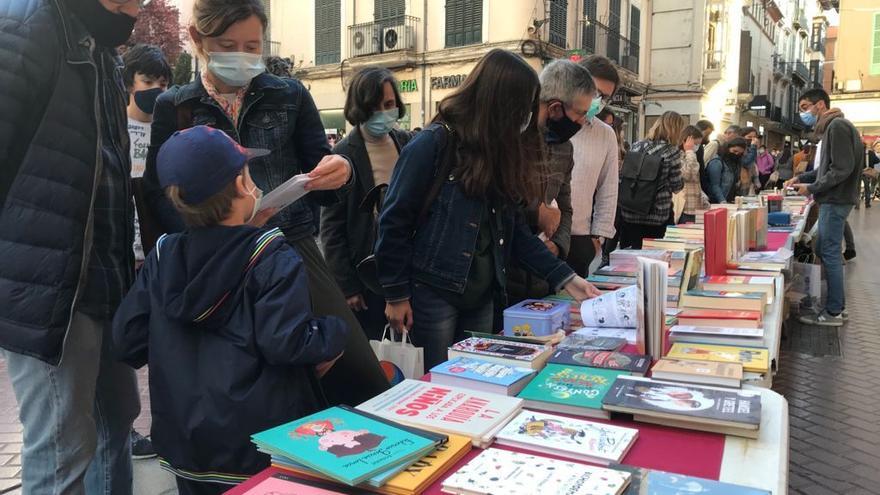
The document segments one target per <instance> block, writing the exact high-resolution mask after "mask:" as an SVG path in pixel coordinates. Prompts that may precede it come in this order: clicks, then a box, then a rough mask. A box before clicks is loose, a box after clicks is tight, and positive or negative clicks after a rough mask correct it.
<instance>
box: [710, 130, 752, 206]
mask: <svg viewBox="0 0 880 495" xmlns="http://www.w3.org/2000/svg"><path fill="white" fill-rule="evenodd" d="M748 147H749V143H748V141H746V140H745V139H744V138H741V137H735V138H733V139H731V140H730V141H728V142H726V143H724V144H722V145H721V147H719V148H718V154H717V155H715V157H714V158H712V159H711V160H709V163H707V164H706V173H707V174H708V175H709V201H711V202H712V203H715V204H718V203H731V202H733V200H734V198H735V197H736V193H737V191H738V187H737V183H738V181H739V171H740V169H741V165H740V161H741V160H742V156H743V155H744V154H745V152H746V150H747V149H748Z"/></svg>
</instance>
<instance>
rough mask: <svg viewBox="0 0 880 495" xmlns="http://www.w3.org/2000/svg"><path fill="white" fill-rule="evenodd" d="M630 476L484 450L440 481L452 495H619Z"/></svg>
mask: <svg viewBox="0 0 880 495" xmlns="http://www.w3.org/2000/svg"><path fill="white" fill-rule="evenodd" d="M629 478H630V474H629V473H627V472H623V471H613V470H611V469H607V468H600V467H594V466H588V465H586V464H575V463H572V462H565V461H557V460H555V459H548V458H546V457H539V456H533V455H528V454H521V453H518V452H511V451H508V450H501V449H486V450H484V451H483V452H481V453H480V455H478V456H477V457H475V458H473V459H472V460H471V461H470V462H468V463H467V464H465V465H464V466H463V467H462V468H461V469H459V470H458V471H456V472H455V473H454V474H453V475H452V476H450V477H448V478H446V480H444V481H443V492H445V493H451V494H453V495H498V494H503V495H535V494H536V493H546V494H554V495H556V494H559V495H620V494H621V493H623V491H624V490H625V489H626V485H627V483H628V482H629Z"/></svg>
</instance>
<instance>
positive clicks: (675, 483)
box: [643, 471, 770, 495]
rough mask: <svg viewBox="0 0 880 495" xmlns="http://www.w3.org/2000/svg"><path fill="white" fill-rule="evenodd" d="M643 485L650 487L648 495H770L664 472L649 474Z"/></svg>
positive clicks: (747, 488) (759, 491)
mask: <svg viewBox="0 0 880 495" xmlns="http://www.w3.org/2000/svg"><path fill="white" fill-rule="evenodd" d="M643 484H644V485H647V487H648V495H690V494H694V493H699V494H701V495H770V492H768V491H767V490H760V489H757V488H749V487H747V486H741V485H734V484H732V483H722V482H720V481H713V480H707V479H703V478H694V477H692V476H685V475H683V474H672V473H664V472H662V471H651V472H649V473H648V476H647V482H645V481H643Z"/></svg>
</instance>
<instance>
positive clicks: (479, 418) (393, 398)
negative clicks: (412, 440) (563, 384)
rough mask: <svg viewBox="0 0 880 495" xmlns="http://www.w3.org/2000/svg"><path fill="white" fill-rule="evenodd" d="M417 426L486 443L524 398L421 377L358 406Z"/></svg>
mask: <svg viewBox="0 0 880 495" xmlns="http://www.w3.org/2000/svg"><path fill="white" fill-rule="evenodd" d="M357 408H358V409H359V410H361V411H365V412H368V413H371V414H375V415H377V416H380V417H383V418H385V419H389V420H392V421H397V422H400V423H404V424H407V425H410V426H415V427H417V428H419V427H420V428H426V429H429V430H433V431H440V432H443V433H447V434H452V435H463V436H466V437H469V438H471V440H472V441H473V443H474V445H475V446H478V447H480V446H487V445H488V444H489V443H491V442H492V440H493V439H494V438H495V433H496V430H498V429H500V427H501V426H502V424H503V423H505V422H506V421H508V420H509V419H510V418H511V417H512V416H514V415H515V414H516V413H518V412H519V410H520V409H521V408H522V400H521V399H517V398H514V397H507V396H505V395H499V394H492V393H487V392H478V391H475V390H468V389H465V388H460V387H451V386H448V385H439V384H436V383H430V382H423V381H419V380H404V381H402V382H400V383H398V384H397V385H395V386H394V387H392V388H391V389H389V390H387V391H385V392H383V393H381V394H379V395H377V396H376V397H374V398H372V399H370V400H368V401H367V402H364V403H363V404H361V405H359V406H358V407H357Z"/></svg>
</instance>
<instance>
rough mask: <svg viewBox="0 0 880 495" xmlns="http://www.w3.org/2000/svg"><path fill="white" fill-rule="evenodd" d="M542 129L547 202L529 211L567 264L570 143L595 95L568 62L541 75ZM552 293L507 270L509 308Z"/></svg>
mask: <svg viewBox="0 0 880 495" xmlns="http://www.w3.org/2000/svg"><path fill="white" fill-rule="evenodd" d="M540 78H541V97H540V105H539V107H538V115H537V119H538V125H539V126H540V127H541V128H542V129H543V130H544V140H545V142H546V143H547V150H548V153H547V171H548V176H547V189H546V193H545V195H544V201H543V202H542V203H541V204H540V205H537V206H536V207H530V208H528V209H526V211H525V214H526V219H527V220H528V223H529V225H530V226H531V227H532V232H534V233H535V235H539V236H541V238H542V239H543V240H544V244H546V245H547V249H549V250H550V251H551V252H552V253H553V254H555V255H556V256H558V257H560V258H562V259H565V258H566V256H568V248H569V243H570V242H571V221H572V212H573V211H572V207H571V171H572V168H573V167H574V161H573V160H572V147H571V143H570V142H569V139H571V137H572V136H574V135H575V134H576V133H577V132H578V131H579V130H580V129H581V126H582V125H583V124H584V122H585V121H586V115H587V112H588V111H589V109H590V105H591V104H592V101H593V96H594V95H595V93H596V85H595V83H594V82H593V77H592V75H591V74H590V71H589V70H587V69H586V68H584V67H582V66H580V65H578V64H576V63H574V62H572V61H570V60H565V59H560V60H554V61H553V62H550V63H549V64H547V66H546V67H545V68H544V70H543V71H542V72H541V76H540ZM549 293H550V287H549V286H548V285H547V283H546V282H545V281H544V280H542V279H540V278H539V277H536V276H534V275H532V274H531V273H530V272H529V271H528V270H526V269H524V268H523V267H522V266H520V265H517V264H511V265H510V266H508V270H507V295H508V305H512V304H516V303H517V302H519V301H522V300H523V299H528V298H540V297H544V296H546V295H548V294H549Z"/></svg>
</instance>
